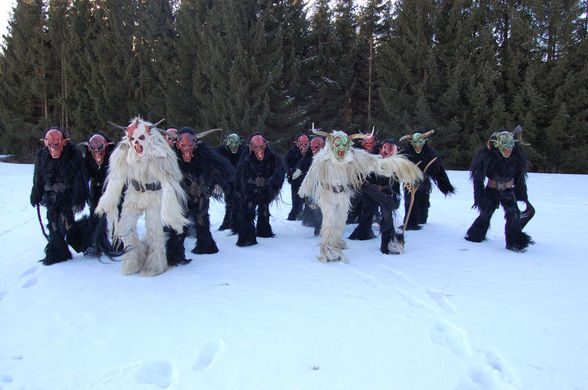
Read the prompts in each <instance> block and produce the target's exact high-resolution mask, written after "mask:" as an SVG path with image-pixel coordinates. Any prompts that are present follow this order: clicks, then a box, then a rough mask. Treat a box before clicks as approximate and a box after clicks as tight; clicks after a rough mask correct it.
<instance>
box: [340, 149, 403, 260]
mask: <svg viewBox="0 0 588 390" xmlns="http://www.w3.org/2000/svg"><path fill="white" fill-rule="evenodd" d="M382 142H383V143H390V144H393V145H396V146H398V142H397V141H396V140H395V139H392V138H389V139H386V140H384V141H382ZM376 151H377V149H376ZM372 154H375V153H373V152H372ZM400 198H401V195H400V183H399V182H397V181H395V180H394V179H393V178H390V177H386V176H382V175H376V174H373V173H372V174H371V175H369V176H368V177H367V179H366V182H365V183H364V184H363V185H362V187H361V190H360V191H359V192H358V194H357V196H356V197H355V198H354V199H355V200H356V206H355V207H356V210H355V213H356V215H357V222H358V225H357V227H356V228H355V230H353V232H352V233H351V235H350V236H349V239H351V240H369V239H372V238H374V237H375V235H374V232H373V230H372V223H373V221H374V217H375V216H376V215H377V213H378V208H379V209H380V212H381V215H380V216H379V217H380V218H378V222H379V224H380V234H381V236H382V241H381V244H380V251H381V252H382V253H385V254H391V253H394V254H399V253H400V252H401V248H402V247H403V246H404V235H403V234H402V233H396V228H395V226H394V211H395V210H397V209H398V207H399V206H400ZM391 244H392V245H391Z"/></svg>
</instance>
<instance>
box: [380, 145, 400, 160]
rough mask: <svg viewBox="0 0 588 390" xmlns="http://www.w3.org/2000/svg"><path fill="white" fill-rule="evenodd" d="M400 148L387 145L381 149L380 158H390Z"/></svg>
mask: <svg viewBox="0 0 588 390" xmlns="http://www.w3.org/2000/svg"><path fill="white" fill-rule="evenodd" d="M397 151H398V148H397V147H396V145H394V144H389V143H385V144H383V145H382V147H380V156H382V158H386V157H390V156H393V155H395V154H396V152H397Z"/></svg>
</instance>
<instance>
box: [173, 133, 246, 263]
mask: <svg viewBox="0 0 588 390" xmlns="http://www.w3.org/2000/svg"><path fill="white" fill-rule="evenodd" d="M215 131H220V129H210V130H206V131H203V132H201V133H198V134H196V132H195V131H194V130H193V129H191V128H189V127H184V128H182V129H180V131H179V132H178V133H177V134H178V139H177V142H176V147H177V148H176V153H177V155H178V159H179V166H180V170H181V171H182V173H183V175H184V178H183V180H182V188H183V189H184V191H185V193H186V195H187V196H188V218H189V219H190V222H191V224H192V226H194V227H195V230H196V245H195V246H194V249H192V253H195V254H205V253H208V254H210V253H217V252H218V247H217V246H216V243H215V242H214V239H213V238H212V234H211V233H210V216H209V213H208V209H209V206H210V197H211V196H212V197H215V198H217V199H219V198H220V197H221V193H220V192H216V191H215V190H214V189H215V186H219V187H220V188H222V189H223V191H225V192H226V191H227V188H229V186H230V183H231V180H232V178H233V176H234V174H235V171H234V169H233V166H232V165H231V163H230V162H229V160H227V159H226V158H224V157H223V156H221V155H220V154H218V153H217V152H216V151H215V150H214V149H211V148H210V147H209V146H208V145H207V144H206V143H204V142H202V141H201V139H202V138H203V137H204V136H206V135H208V134H210V133H212V132H215ZM187 233H188V227H184V229H183V231H182V232H180V233H177V232H175V231H173V230H170V232H169V236H168V240H167V243H166V251H167V261H168V265H176V264H185V263H187V262H189V261H190V260H187V259H186V257H185V253H184V252H185V251H184V240H185V238H186V235H187Z"/></svg>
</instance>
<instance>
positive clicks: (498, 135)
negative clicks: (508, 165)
mask: <svg viewBox="0 0 588 390" xmlns="http://www.w3.org/2000/svg"><path fill="white" fill-rule="evenodd" d="M522 131H523V128H522V127H521V126H517V127H516V128H515V129H514V130H513V131H512V132H511V131H508V130H502V131H497V132H495V133H493V134H492V135H491V136H490V139H489V140H488V144H487V146H488V149H490V150H492V148H494V149H495V150H498V151H499V152H500V154H501V155H502V157H504V158H509V157H510V154H511V153H512V150H513V149H514V147H515V144H516V143H517V142H520V140H521V135H522Z"/></svg>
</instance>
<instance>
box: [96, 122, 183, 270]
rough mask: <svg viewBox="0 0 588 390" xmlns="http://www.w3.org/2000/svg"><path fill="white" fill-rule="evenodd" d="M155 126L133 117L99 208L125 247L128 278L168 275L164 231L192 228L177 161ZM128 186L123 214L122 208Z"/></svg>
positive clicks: (112, 161) (114, 157)
mask: <svg viewBox="0 0 588 390" xmlns="http://www.w3.org/2000/svg"><path fill="white" fill-rule="evenodd" d="M152 126H153V125H152V124H151V123H149V122H145V121H143V120H141V119H140V118H135V119H133V121H132V122H131V124H130V125H129V127H127V134H126V136H125V137H124V138H123V139H122V140H121V141H120V142H119V144H118V145H117V147H116V149H115V150H114V152H112V155H111V157H110V167H109V172H108V176H107V178H106V190H105V191H104V194H102V197H101V198H100V201H99V202H98V207H97V209H96V212H97V213H99V214H100V215H102V214H106V216H107V219H108V226H109V230H110V232H111V234H112V235H113V236H114V238H115V239H121V240H122V241H123V243H124V245H125V253H124V255H123V264H122V273H123V274H124V275H129V274H133V273H136V272H139V271H140V272H141V275H143V276H155V275H159V274H161V273H162V272H164V271H165V270H166V269H167V258H166V255H165V237H164V231H163V227H164V225H165V226H169V227H171V228H172V229H174V230H176V231H178V232H181V231H182V229H183V227H184V225H186V224H188V220H187V219H186V218H185V217H184V208H185V201H186V196H185V194H184V191H183V190H182V187H181V186H180V181H181V180H182V172H181V171H180V169H179V167H178V162H177V157H176V155H175V153H174V152H173V150H172V149H171V148H170V147H169V145H168V144H167V142H166V141H165V139H164V138H163V136H161V134H159V133H158V132H157V131H156V130H155V129H153V128H151V127H152ZM149 128H151V129H150V130H149ZM158 183H159V184H158ZM125 185H126V187H127V189H126V193H125V196H124V201H123V204H122V211H121V213H120V216H119V211H118V204H119V200H120V196H121V192H122V190H123V187H124V186H125ZM162 205H163V207H162ZM143 213H145V229H146V233H145V236H144V237H143V238H142V240H139V236H138V234H137V220H138V219H139V217H140V216H141V215H142V214H143Z"/></svg>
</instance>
